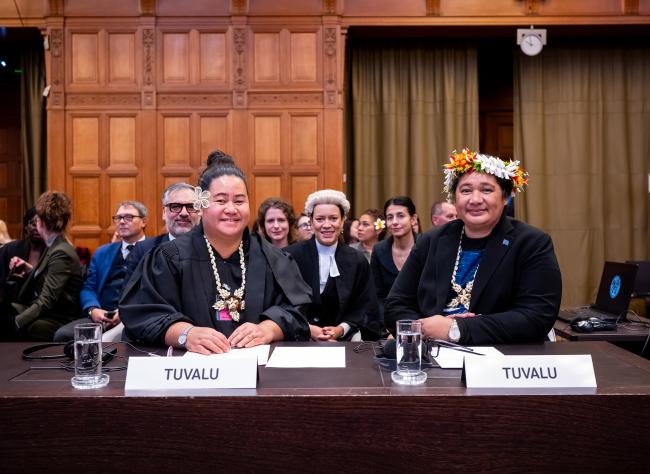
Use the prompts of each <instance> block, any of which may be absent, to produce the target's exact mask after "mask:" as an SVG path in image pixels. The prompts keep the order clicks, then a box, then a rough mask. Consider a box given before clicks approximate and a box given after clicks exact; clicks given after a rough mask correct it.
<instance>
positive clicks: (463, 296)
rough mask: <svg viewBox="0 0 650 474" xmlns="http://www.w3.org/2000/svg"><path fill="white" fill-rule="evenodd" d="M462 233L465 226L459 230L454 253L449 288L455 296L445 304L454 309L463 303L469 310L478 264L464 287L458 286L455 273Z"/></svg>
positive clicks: (460, 248)
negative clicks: (456, 248)
mask: <svg viewBox="0 0 650 474" xmlns="http://www.w3.org/2000/svg"><path fill="white" fill-rule="evenodd" d="M463 235H465V228H464V227H463V229H462V230H461V232H460V240H459V242H458V252H457V253H456V263H455V264H454V273H453V274H452V275H451V289H452V290H454V291H455V292H456V295H458V296H456V297H455V298H454V299H452V300H451V301H450V302H449V304H448V305H447V307H448V308H450V309H454V308H458V306H460V305H463V306H464V307H465V308H466V309H467V310H468V311H469V303H470V301H471V299H472V289H473V288H474V279H475V278H476V272H478V267H479V265H480V264H479V265H477V266H476V270H474V274H473V275H472V279H471V280H470V281H468V282H467V283H466V284H465V287H462V286H460V285H459V284H458V283H456V273H457V272H458V265H459V263H460V254H461V251H462V244H463Z"/></svg>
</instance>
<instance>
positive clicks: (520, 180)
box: [444, 148, 528, 201]
mask: <svg viewBox="0 0 650 474" xmlns="http://www.w3.org/2000/svg"><path fill="white" fill-rule="evenodd" d="M469 171H476V172H478V173H488V174H492V175H494V176H496V177H497V178H502V179H505V180H511V181H512V191H513V193H514V192H521V191H523V190H524V186H526V185H527V184H528V173H526V171H525V170H524V169H523V168H522V167H521V166H519V161H503V160H502V159H501V158H497V157H496V156H490V155H482V154H479V153H477V152H475V151H470V150H469V149H468V148H464V149H463V150H462V151H461V152H460V153H457V152H456V150H454V151H452V152H451V154H450V155H449V163H447V164H445V165H444V173H445V186H444V191H445V192H446V193H447V200H449V201H451V199H452V197H453V196H452V189H453V187H454V184H455V183H456V181H458V179H459V178H460V177H461V176H462V175H464V174H465V173H467V172H469Z"/></svg>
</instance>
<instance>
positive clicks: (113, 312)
mask: <svg viewBox="0 0 650 474" xmlns="http://www.w3.org/2000/svg"><path fill="white" fill-rule="evenodd" d="M113 222H114V223H115V225H116V226H117V235H118V236H119V237H120V240H119V241H117V242H113V243H110V244H106V245H102V246H101V247H99V248H98V249H97V250H96V251H95V254H94V255H93V258H92V259H91V260H90V266H89V267H88V273H87V274H86V279H85V280H84V282H83V287H82V289H81V308H82V312H81V313H80V314H83V315H85V316H86V317H84V318H81V319H76V320H75V321H72V322H71V323H69V324H66V325H65V326H63V327H62V328H60V329H59V330H58V331H57V332H56V335H55V336H54V340H55V341H56V342H65V341H71V340H72V339H74V327H75V325H77V324H80V323H88V322H90V321H89V320H88V318H90V319H91V320H92V321H93V322H95V323H102V324H103V325H104V331H107V330H108V329H111V328H113V327H115V326H117V325H118V324H119V323H120V315H119V312H118V311H117V303H118V302H119V300H120V296H121V294H122V289H123V288H124V284H125V283H126V278H127V272H128V266H129V260H130V259H131V258H132V257H133V255H132V251H133V250H134V249H135V244H136V243H137V242H141V241H143V240H144V238H145V235H144V229H145V227H146V225H147V208H146V207H145V206H144V204H142V203H140V202H138V201H124V202H122V203H120V204H119V206H118V208H117V211H116V213H115V215H114V216H113ZM77 316H79V315H77Z"/></svg>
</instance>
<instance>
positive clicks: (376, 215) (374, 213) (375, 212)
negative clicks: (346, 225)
mask: <svg viewBox="0 0 650 474" xmlns="http://www.w3.org/2000/svg"><path fill="white" fill-rule="evenodd" d="M364 214H365V215H366V216H370V217H371V218H372V223H373V225H374V224H375V222H376V221H377V219H381V220H385V219H386V218H385V217H384V215H383V214H382V213H381V211H380V210H379V209H374V208H369V209H366V210H365V211H363V212H362V213H361V214H359V218H361V216H363V215H364ZM384 237H386V227H384V228H383V229H382V230H381V232H380V233H379V235H377V240H383V239H384Z"/></svg>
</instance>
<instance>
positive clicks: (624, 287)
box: [594, 262, 639, 315]
mask: <svg viewBox="0 0 650 474" xmlns="http://www.w3.org/2000/svg"><path fill="white" fill-rule="evenodd" d="M638 268H639V267H637V266H636V265H634V264H631V263H618V262H605V266H604V267H603V276H602V277H601V278H600V287H599V288H598V296H597V297H596V304H595V305H594V307H595V308H596V309H599V310H601V311H606V312H608V313H613V314H616V315H619V314H621V313H625V312H626V311H627V307H628V306H629V304H630V297H631V296H632V289H633V288H634V279H635V278H636V272H637V270H638Z"/></svg>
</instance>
